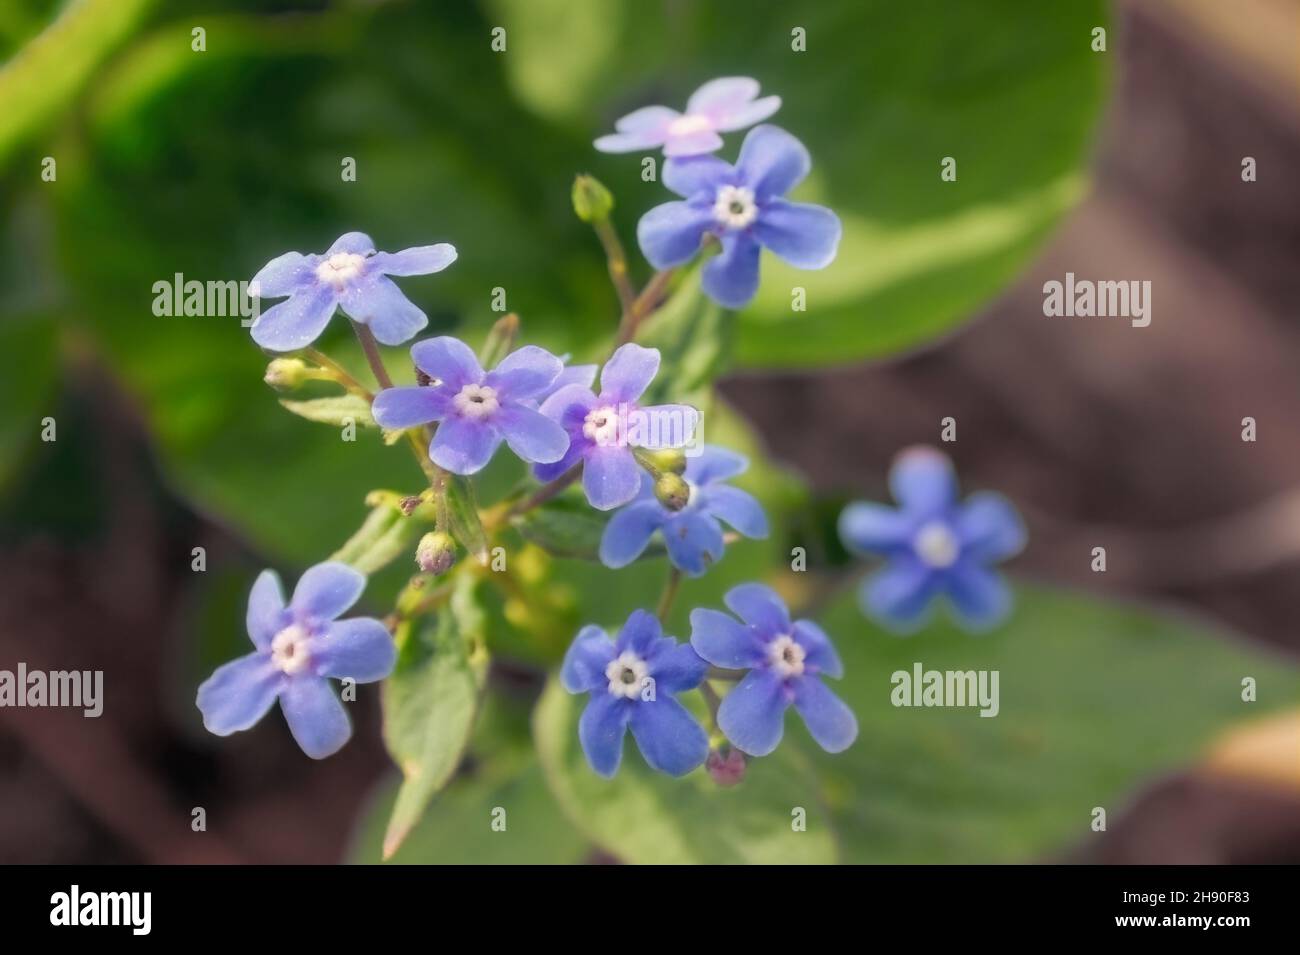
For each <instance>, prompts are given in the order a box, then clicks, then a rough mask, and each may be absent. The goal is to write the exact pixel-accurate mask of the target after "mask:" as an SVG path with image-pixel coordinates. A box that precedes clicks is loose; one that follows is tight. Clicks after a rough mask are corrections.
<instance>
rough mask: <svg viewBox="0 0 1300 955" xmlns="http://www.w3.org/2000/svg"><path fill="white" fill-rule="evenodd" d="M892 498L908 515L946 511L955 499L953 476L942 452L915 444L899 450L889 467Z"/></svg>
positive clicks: (950, 466)
mask: <svg viewBox="0 0 1300 955" xmlns="http://www.w3.org/2000/svg"><path fill="white" fill-rule="evenodd" d="M889 487H890V490H891V491H892V492H893V495H894V499H895V500H896V501H898V503H899V504H901V505H902V506H903V509H904V510H905V511H907V512H908V514H909V515H911V516H920V517H927V516H930V517H933V516H939V515H942V514H945V513H947V511H948V510H949V508H951V507H952V505H953V502H954V501H955V500H956V499H957V476H956V474H955V473H954V472H953V469H952V462H951V461H949V460H948V456H947V455H946V454H942V453H940V452H939V451H936V450H934V449H933V448H925V447H915V448H908V449H907V450H906V451H903V452H901V453H900V454H899V455H898V457H897V458H895V459H894V465H893V467H891V468H890V469H889Z"/></svg>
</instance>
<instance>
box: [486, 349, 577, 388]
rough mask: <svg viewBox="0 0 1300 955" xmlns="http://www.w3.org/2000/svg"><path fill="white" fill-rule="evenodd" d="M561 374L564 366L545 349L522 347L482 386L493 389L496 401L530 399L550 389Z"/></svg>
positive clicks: (506, 359)
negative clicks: (498, 399) (500, 399)
mask: <svg viewBox="0 0 1300 955" xmlns="http://www.w3.org/2000/svg"><path fill="white" fill-rule="evenodd" d="M562 371H564V362H562V361H560V359H558V358H556V357H555V356H554V355H552V354H551V353H550V352H548V351H547V350H546V349H545V348H539V347H537V346H536V345H525V346H524V347H523V348H520V349H517V350H515V351H513V352H511V353H510V354H509V355H507V356H506V357H505V358H503V359H502V360H501V363H500V364H499V365H497V366H496V368H494V369H493V370H492V371H490V372H488V374H487V377H486V379H485V380H484V383H485V384H486V385H488V386H489V387H491V388H495V389H496V391H497V397H498V398H510V399H513V400H517V399H520V398H532V397H535V396H536V395H538V394H540V393H542V392H544V391H546V390H547V389H548V388H550V387H551V386H552V384H554V382H555V379H556V378H558V377H559V375H560V372H562Z"/></svg>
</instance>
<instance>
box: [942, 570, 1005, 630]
mask: <svg viewBox="0 0 1300 955" xmlns="http://www.w3.org/2000/svg"><path fill="white" fill-rule="evenodd" d="M946 583H947V595H948V600H949V601H950V602H951V604H952V607H953V610H954V611H956V614H957V618H958V620H959V621H960V622H961V623H962V625H963V626H965V627H966V628H967V629H969V630H989V629H991V628H993V627H995V626H997V625H998V624H999V623H1001V622H1002V621H1003V620H1005V619H1006V617H1007V614H1008V613H1010V612H1011V588H1010V587H1008V586H1007V583H1006V581H1005V580H1003V578H1002V575H1001V574H999V573H998V572H997V571H995V570H990V569H988V568H987V567H981V566H979V565H978V564H973V563H970V562H968V561H965V560H962V561H958V562H957V563H956V564H954V565H953V566H952V567H951V568H949V571H948V574H947V576H946Z"/></svg>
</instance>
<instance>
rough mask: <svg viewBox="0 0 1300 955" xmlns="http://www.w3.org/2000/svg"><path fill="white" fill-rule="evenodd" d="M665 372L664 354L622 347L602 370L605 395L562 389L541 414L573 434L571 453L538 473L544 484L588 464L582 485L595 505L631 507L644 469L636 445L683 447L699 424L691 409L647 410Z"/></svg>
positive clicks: (575, 388) (572, 387) (544, 465)
mask: <svg viewBox="0 0 1300 955" xmlns="http://www.w3.org/2000/svg"><path fill="white" fill-rule="evenodd" d="M658 371H659V351H658V349H655V348H643V347H641V346H640V345H635V344H631V343H629V344H626V345H623V346H621V347H620V348H619V349H618V350H617V351H616V352H614V354H613V355H611V356H610V359H609V361H607V362H606V363H605V367H604V368H602V369H601V372H600V389H601V390H600V394H599V395H596V394H594V393H593V392H592V390H591V388H590V387H588V386H586V385H583V384H573V385H568V386H566V387H564V388H560V389H558V390H557V391H556V392H555V393H554V394H552V395H551V396H550V397H549V398H547V399H546V401H544V402H542V406H541V412H542V414H544V415H546V416H547V417H548V418H551V419H552V420H554V421H556V422H558V423H559V424H560V426H562V427H563V428H564V430H565V431H566V432H567V433H568V436H569V449H568V451H567V452H565V454H564V456H563V457H562V458H560V459H559V460H558V461H554V459H552V460H553V461H554V463H545V462H543V463H542V464H540V465H539V466H538V467H536V468H534V469H533V472H534V474H535V475H536V476H537V479H538V480H539V481H553V480H555V479H556V478H558V477H559V476H560V475H562V474H564V473H565V472H566V471H568V470H569V469H570V468H573V467H575V466H577V465H579V464H581V465H582V487H583V490H584V491H585V492H586V494H587V500H588V501H590V502H591V505H592V506H593V507H595V508H598V509H599V510H602V511H608V510H611V509H613V508H615V507H618V506H620V505H622V504H626V503H627V502H628V501H630V500H632V498H634V497H636V495H637V492H638V491H639V490H640V489H641V469H640V467H639V466H638V465H637V462H636V458H635V456H634V455H633V453H632V448H633V447H651V448H666V447H674V448H676V447H681V446H683V445H685V444H687V443H688V442H689V441H690V439H691V436H692V434H694V432H695V426H696V424H697V423H698V420H699V412H697V411H696V410H695V409H694V408H692V407H690V406H689V405H655V406H652V407H644V408H643V407H641V406H639V405H638V404H637V403H636V400H637V399H638V398H640V397H641V395H642V394H643V393H644V392H645V390H646V388H647V387H649V385H650V382H651V381H653V380H654V376H655V375H656V374H657V373H658Z"/></svg>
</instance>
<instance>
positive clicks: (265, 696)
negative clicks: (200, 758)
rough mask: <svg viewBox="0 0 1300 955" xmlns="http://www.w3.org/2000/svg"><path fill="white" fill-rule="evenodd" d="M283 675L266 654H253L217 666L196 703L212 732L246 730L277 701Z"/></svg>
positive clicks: (222, 734)
mask: <svg viewBox="0 0 1300 955" xmlns="http://www.w3.org/2000/svg"><path fill="white" fill-rule="evenodd" d="M283 676H284V674H283V673H281V671H280V670H279V668H278V667H276V666H275V664H273V663H272V662H271V656H270V654H267V653H250V654H248V655H247V656H243V657H240V658H239V659H237V660H231V661H230V662H229V663H226V664H223V665H222V666H219V667H217V669H216V672H215V673H213V674H212V676H210V677H208V678H207V679H206V680H204V681H203V683H202V684H201V685H200V686H199V692H198V697H197V699H196V701H195V702H196V703H197V704H198V707H199V712H201V713H202V714H203V725H204V726H205V727H206V728H207V730H208V732H209V733H215V734H216V735H217V736H229V735H230V734H231V733H235V732H238V731H239V730H246V729H248V728H249V727H250V726H252V725H253V724H254V723H256V722H257V721H258V720H260V719H261V718H262V717H263V716H265V715H266V711H267V710H269V709H270V708H271V704H272V703H274V702H275V698H276V695H277V694H279V692H280V687H281V686H282V684H283V683H284V680H283Z"/></svg>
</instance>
